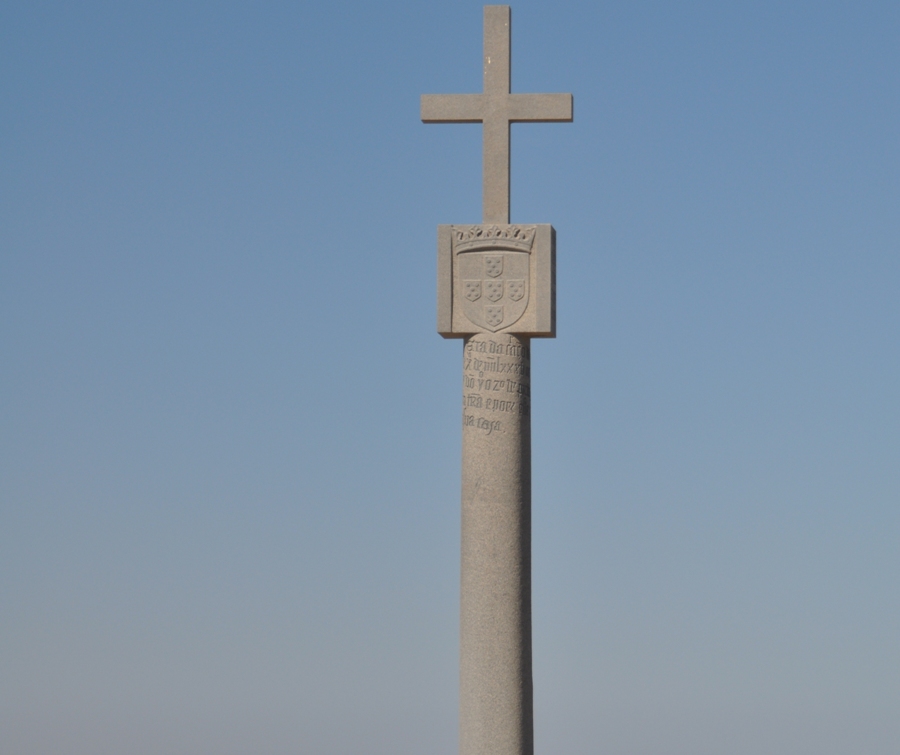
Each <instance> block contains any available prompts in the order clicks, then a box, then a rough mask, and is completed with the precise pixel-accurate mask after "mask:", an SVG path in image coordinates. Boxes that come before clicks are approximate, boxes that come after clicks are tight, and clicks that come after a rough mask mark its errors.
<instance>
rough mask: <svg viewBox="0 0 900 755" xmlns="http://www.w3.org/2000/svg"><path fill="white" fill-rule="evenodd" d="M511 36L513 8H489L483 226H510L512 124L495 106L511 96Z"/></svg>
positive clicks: (483, 157) (485, 83)
mask: <svg viewBox="0 0 900 755" xmlns="http://www.w3.org/2000/svg"><path fill="white" fill-rule="evenodd" d="M510 36H511V35H510V12H509V6H508V5H487V6H485V8H484V93H485V95H487V96H486V97H485V100H486V101H485V106H486V107H485V110H486V111H487V112H485V113H484V115H483V118H484V120H483V121H482V123H483V129H484V133H483V139H482V165H483V168H484V169H483V172H482V188H481V192H482V193H481V196H482V204H483V207H482V221H481V222H482V223H509V120H508V119H507V118H504V117H503V113H502V112H497V111H499V110H500V108H497V107H496V104H495V103H497V104H499V103H500V102H502V99H501V98H503V97H505V96H506V95H509V93H510ZM492 106H493V107H492ZM491 111H493V112H491Z"/></svg>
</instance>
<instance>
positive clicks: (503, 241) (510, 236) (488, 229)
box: [453, 225, 536, 252]
mask: <svg viewBox="0 0 900 755" xmlns="http://www.w3.org/2000/svg"><path fill="white" fill-rule="evenodd" d="M535 230H536V229H535V227H534V226H533V225H531V226H524V225H455V226H453V247H454V249H456V251H458V252H468V251H473V250H475V249H495V248H496V249H513V250H517V251H522V252H530V251H531V246H532V244H533V243H534V234H535Z"/></svg>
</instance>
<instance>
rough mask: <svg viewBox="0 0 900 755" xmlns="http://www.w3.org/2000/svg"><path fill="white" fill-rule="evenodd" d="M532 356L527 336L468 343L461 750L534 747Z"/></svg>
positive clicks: (473, 753)
mask: <svg viewBox="0 0 900 755" xmlns="http://www.w3.org/2000/svg"><path fill="white" fill-rule="evenodd" d="M530 393H531V362H530V347H529V342H528V339H527V338H523V337H521V336H514V335H506V334H496V335H495V334H489V333H488V334H478V335H473V336H471V337H469V338H467V339H466V342H465V347H464V350H463V453H462V559H461V590H460V670H459V674H460V678H459V682H460V709H459V726H460V753H462V754H463V755H531V753H532V752H533V749H534V746H533V723H532V720H533V719H532V681H531V405H530V401H531V396H530Z"/></svg>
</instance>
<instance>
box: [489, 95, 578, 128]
mask: <svg viewBox="0 0 900 755" xmlns="http://www.w3.org/2000/svg"><path fill="white" fill-rule="evenodd" d="M506 96H507V98H508V99H507V101H506V108H505V110H506V113H505V115H506V117H507V118H509V120H510V121H515V122H522V121H530V122H532V123H550V122H553V121H564V122H571V120H572V95H571V94H508V95H506Z"/></svg>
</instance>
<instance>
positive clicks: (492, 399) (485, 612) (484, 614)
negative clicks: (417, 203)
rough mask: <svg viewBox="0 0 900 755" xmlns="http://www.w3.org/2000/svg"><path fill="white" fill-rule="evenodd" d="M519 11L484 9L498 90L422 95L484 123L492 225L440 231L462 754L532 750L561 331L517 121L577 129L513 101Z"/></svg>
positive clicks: (561, 97) (557, 99)
mask: <svg viewBox="0 0 900 755" xmlns="http://www.w3.org/2000/svg"><path fill="white" fill-rule="evenodd" d="M509 90H510V12H509V6H506V5H488V6H485V8H484V91H483V92H482V93H481V94H445V95H440V94H431V95H429V94H426V95H423V96H422V120H423V121H424V122H425V123H481V124H482V125H483V141H484V152H483V170H484V177H483V206H484V211H483V218H482V225H441V226H438V332H439V333H440V334H441V335H442V336H444V337H445V338H463V339H465V341H464V347H463V431H462V446H463V452H462V553H461V586H460V693H459V694H460V706H459V718H460V721H459V727H460V755H532V753H533V752H534V736H533V721H532V683H531V363H530V341H531V339H532V338H553V337H554V336H555V335H556V235H555V232H554V230H553V227H552V226H550V225H541V224H517V225H510V222H509V124H510V123H513V122H521V121H537V122H547V121H571V120H572V95H570V94H511V93H510V91H509Z"/></svg>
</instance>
